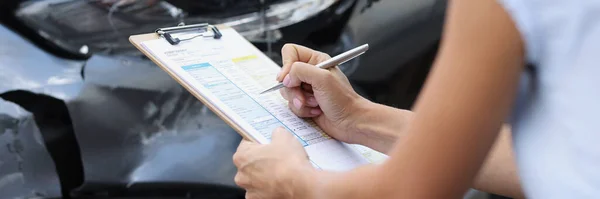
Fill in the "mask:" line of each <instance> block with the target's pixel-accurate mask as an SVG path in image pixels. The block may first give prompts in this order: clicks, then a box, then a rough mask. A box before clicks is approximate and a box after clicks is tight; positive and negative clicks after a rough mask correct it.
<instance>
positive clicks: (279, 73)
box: [275, 71, 281, 80]
mask: <svg viewBox="0 0 600 199" xmlns="http://www.w3.org/2000/svg"><path fill="white" fill-rule="evenodd" d="M280 76H281V71H279V72H278V73H277V77H275V79H276V80H279V77H280Z"/></svg>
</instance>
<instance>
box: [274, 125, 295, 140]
mask: <svg viewBox="0 0 600 199" xmlns="http://www.w3.org/2000/svg"><path fill="white" fill-rule="evenodd" d="M290 139H294V136H293V135H292V133H290V132H288V131H287V130H285V129H284V128H283V127H277V128H276V129H275V130H274V131H273V134H272V135H271V143H278V142H285V141H287V140H290Z"/></svg>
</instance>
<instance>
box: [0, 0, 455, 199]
mask: <svg viewBox="0 0 600 199" xmlns="http://www.w3.org/2000/svg"><path fill="white" fill-rule="evenodd" d="M444 7H445V2H444V1H441V0H398V1H396V0H382V1H372V0H202V1H198V0H164V1H161V0H29V1H25V0H0V22H1V26H0V37H1V38H0V147H4V148H0V198H135V197H138V198H144V197H167V198H243V197H244V191H243V190H240V189H239V188H237V187H236V186H235V185H234V183H233V176H234V174H235V172H236V170H235V167H234V166H233V164H232V162H231V156H232V154H233V152H234V151H235V149H236V147H237V144H238V143H239V141H240V139H241V138H240V136H239V135H238V134H237V133H235V131H234V130H233V129H231V128H230V127H229V126H227V125H226V124H225V123H224V122H223V121H221V120H220V119H219V118H218V117H216V116H215V115H214V114H213V113H212V112H211V111H210V110H208V109H207V108H206V107H204V106H203V105H202V104H201V103H200V102H199V101H198V100H196V99H195V98H194V97H193V96H191V95H190V94H189V93H187V92H186V91H185V89H183V88H182V87H181V86H180V85H178V84H177V83H176V82H175V81H174V80H172V79H171V78H170V77H169V76H168V75H167V74H165V73H164V72H163V71H162V70H160V69H159V68H158V67H156V66H155V65H154V64H153V63H152V62H151V61H149V60H147V59H146V58H145V57H144V56H142V55H141V53H140V52H138V51H137V50H135V48H134V47H133V46H132V45H131V44H130V43H129V42H128V40H127V38H128V36H129V35H132V34H139V33H147V32H152V31H154V30H155V29H156V28H158V27H169V26H174V25H177V24H179V23H182V22H184V23H186V24H194V23H200V22H208V23H212V24H226V25H229V26H231V27H233V28H235V29H236V30H237V31H239V32H240V33H241V34H242V35H243V36H245V37H246V38H247V39H248V40H249V41H251V42H252V43H253V44H254V45H255V46H257V47H258V48H259V49H261V50H262V51H263V52H265V53H266V54H267V55H269V56H270V57H271V58H272V59H273V60H275V61H276V62H280V59H281V58H280V54H279V49H280V48H281V46H283V44H285V43H298V44H301V45H305V46H309V47H312V48H314V49H317V50H321V51H324V52H327V53H329V54H332V55H334V54H338V53H341V52H343V51H345V50H348V49H351V48H352V47H355V46H357V45H360V44H363V43H369V44H370V46H371V50H370V51H369V52H368V53H366V54H365V55H363V56H361V57H360V58H358V59H355V60H354V61H351V62H348V63H345V64H344V65H342V66H341V68H342V70H343V71H344V72H345V73H346V74H347V75H348V76H349V78H350V79H351V81H352V83H353V86H355V87H356V89H357V90H358V91H359V92H360V93H361V94H363V95H364V96H366V97H368V98H370V99H372V100H374V101H377V102H381V103H386V104H389V105H394V106H397V107H403V108H409V107H410V106H411V104H412V101H414V98H415V96H416V95H417V94H418V91H419V90H420V86H421V84H422V81H423V79H424V78H425V76H426V74H427V72H428V70H429V65H430V63H431V60H432V59H433V56H434V55H435V52H436V50H437V43H438V41H439V36H440V32H441V26H442V22H443V14H444ZM391 91H394V92H391Z"/></svg>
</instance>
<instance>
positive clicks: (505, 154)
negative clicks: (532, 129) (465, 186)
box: [473, 125, 525, 198]
mask: <svg viewBox="0 0 600 199" xmlns="http://www.w3.org/2000/svg"><path fill="white" fill-rule="evenodd" d="M511 143H512V142H511V131H510V127H508V126H507V125H504V126H503V128H502V130H501V132H500V134H499V135H498V138H497V139H496V143H495V144H494V146H493V148H492V149H491V151H490V153H489V154H488V156H487V158H486V160H485V163H484V164H483V167H481V169H480V170H479V173H478V174H477V177H476V178H475V181H474V184H473V187H474V188H475V189H478V190H481V191H485V192H489V193H494V194H498V195H503V196H508V197H512V198H525V195H524V193H523V190H522V189H521V184H520V183H519V175H518V172H517V167H516V162H515V158H514V155H513V150H512V144H511Z"/></svg>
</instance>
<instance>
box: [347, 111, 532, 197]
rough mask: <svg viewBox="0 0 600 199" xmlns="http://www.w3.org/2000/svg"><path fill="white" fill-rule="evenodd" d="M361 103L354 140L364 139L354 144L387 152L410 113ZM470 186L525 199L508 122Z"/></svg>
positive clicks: (406, 122)
mask: <svg viewBox="0 0 600 199" xmlns="http://www.w3.org/2000/svg"><path fill="white" fill-rule="evenodd" d="M363 106H364V107H365V108H363V109H365V111H363V113H364V114H362V118H363V119H360V120H358V121H359V122H357V123H356V128H357V130H358V132H361V135H360V136H361V137H359V138H357V139H361V138H362V139H363V140H362V141H361V140H357V143H358V144H361V145H364V146H367V147H370V148H372V149H374V150H377V151H379V152H382V153H386V154H387V152H388V151H389V150H390V149H391V147H392V146H393V144H394V143H395V142H396V140H398V139H402V138H401V137H403V135H404V134H405V133H406V132H405V129H406V126H407V125H409V124H410V122H411V120H412V114H413V113H412V112H410V111H406V110H401V109H396V108H392V107H388V106H384V105H380V104H375V103H372V104H365V105H363ZM473 187H474V188H475V189H478V190H481V191H486V192H490V193H495V194H499V195H504V196H510V197H513V198H524V194H523V191H522V189H521V186H520V183H519V177H518V173H517V167H516V163H515V160H514V156H513V150H512V144H511V132H510V127H508V125H504V126H503V128H502V130H501V132H500V134H499V136H498V138H497V139H496V142H495V144H494V147H493V148H492V150H491V151H490V152H489V154H488V156H487V158H486V160H485V163H484V165H483V167H482V168H481V170H480V171H479V173H478V175H477V177H476V179H475V182H474V184H473Z"/></svg>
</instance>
